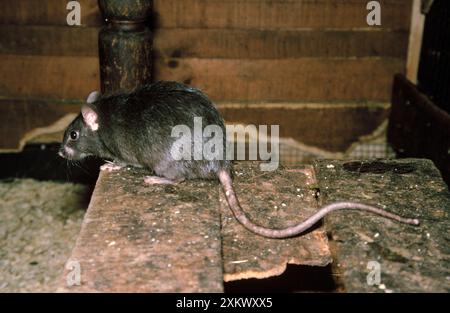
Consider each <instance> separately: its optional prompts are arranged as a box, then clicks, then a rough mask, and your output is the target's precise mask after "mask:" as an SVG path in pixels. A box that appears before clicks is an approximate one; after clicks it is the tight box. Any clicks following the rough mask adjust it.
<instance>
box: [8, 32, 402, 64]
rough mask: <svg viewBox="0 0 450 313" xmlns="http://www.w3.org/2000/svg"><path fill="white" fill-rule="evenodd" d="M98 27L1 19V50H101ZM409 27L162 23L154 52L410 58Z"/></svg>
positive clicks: (90, 52) (47, 52)
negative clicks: (3, 21) (300, 27)
mask: <svg viewBox="0 0 450 313" xmlns="http://www.w3.org/2000/svg"><path fill="white" fill-rule="evenodd" d="M98 32H99V28H98V27H61V26H34V25H0V38H2V40H1V41H0V53H3V54H30V55H35V54H40V55H67V56H72V55H73V56H74V55H79V56H97V55H98V44H97V41H98V39H97V37H98ZM407 45H408V34H407V32H404V31H377V32H374V31H367V30H361V31H347V30H325V31H323V30H285V29H280V30H257V29H249V30H246V29H167V28H162V29H157V30H156V32H155V33H154V50H155V57H180V58H183V57H195V58H231V59H233V58H234V59H276V58H298V57H365V56H387V57H398V58H403V59H404V58H405V56H406V49H407Z"/></svg>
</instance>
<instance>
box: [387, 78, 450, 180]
mask: <svg viewBox="0 0 450 313" xmlns="http://www.w3.org/2000/svg"><path fill="white" fill-rule="evenodd" d="M388 140H389V142H390V143H391V144H392V145H393V147H394V149H395V150H396V151H397V153H398V154H399V155H400V156H402V157H405V156H410V157H423V158H428V159H431V160H433V162H434V164H436V166H437V168H439V170H441V172H442V176H443V177H444V180H445V181H447V182H450V158H449V153H450V151H449V147H450V114H448V113H447V112H445V111H444V110H442V109H440V108H439V107H438V106H437V105H436V104H434V103H433V102H432V101H431V100H430V99H429V98H428V97H427V96H426V95H425V94H423V93H421V92H420V91H419V89H418V88H417V86H416V85H414V84H412V83H411V82H410V81H408V79H406V77H405V76H403V75H397V76H396V77H395V81H394V88H393V92H392V112H391V115H390V122H389V128H388Z"/></svg>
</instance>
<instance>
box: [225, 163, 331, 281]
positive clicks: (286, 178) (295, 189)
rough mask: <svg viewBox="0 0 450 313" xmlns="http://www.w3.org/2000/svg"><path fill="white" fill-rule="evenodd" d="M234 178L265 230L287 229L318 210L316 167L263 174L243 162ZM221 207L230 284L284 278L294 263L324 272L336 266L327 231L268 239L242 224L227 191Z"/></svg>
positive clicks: (247, 208) (242, 200)
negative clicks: (332, 261)
mask: <svg viewBox="0 0 450 313" xmlns="http://www.w3.org/2000/svg"><path fill="white" fill-rule="evenodd" d="M234 173H235V175H234V179H233V182H234V186H235V188H236V193H237V195H238V198H239V201H240V203H241V204H242V206H243V207H244V208H245V209H244V210H245V211H246V213H247V214H248V216H249V217H250V218H251V219H252V220H253V221H254V222H255V223H257V224H259V225H264V226H266V227H271V228H284V227H287V226H291V225H293V224H296V223H298V222H300V221H302V220H304V219H306V218H307V217H309V216H310V215H312V214H314V213H315V212H316V210H317V201H316V198H315V191H314V190H313V189H312V186H315V185H316V181H315V177H314V171H313V169H312V166H304V167H303V166H302V167H298V168H288V169H286V168H279V169H277V170H275V171H270V172H261V170H260V168H259V163H257V162H245V163H244V162H239V163H237V164H235V166H234ZM220 203H221V217H222V257H223V265H224V280H225V282H229V281H234V280H240V279H249V278H260V279H261V278H268V277H271V276H277V275H281V274H282V273H283V272H284V271H285V269H286V266H287V265H288V264H297V265H309V266H321V267H322V266H326V265H327V264H329V263H330V262H331V255H330V251H329V249H328V241H327V237H326V233H325V232H324V230H323V228H316V229H314V230H312V231H310V232H306V233H305V234H303V235H301V236H297V237H294V238H288V239H283V240H279V239H267V238H263V237H260V236H256V235H255V234H253V233H251V232H249V231H248V230H246V229H245V228H243V227H242V225H241V224H239V223H238V222H237V221H236V219H235V218H234V216H233V215H232V213H231V211H230V209H229V207H228V204H227V202H226V199H225V195H224V193H223V192H220ZM299 279H301V278H299Z"/></svg>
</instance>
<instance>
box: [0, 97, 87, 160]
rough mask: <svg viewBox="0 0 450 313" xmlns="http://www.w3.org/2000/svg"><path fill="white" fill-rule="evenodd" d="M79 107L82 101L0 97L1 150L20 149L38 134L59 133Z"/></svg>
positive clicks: (60, 138)
mask: <svg viewBox="0 0 450 313" xmlns="http://www.w3.org/2000/svg"><path fill="white" fill-rule="evenodd" d="M80 107H81V102H73V103H65V102H62V101H51V100H18V99H16V100H12V99H0V151H2V152H4V151H18V150H21V149H22V148H23V146H24V145H25V144H26V142H27V141H28V140H31V139H32V138H34V137H36V136H39V135H44V134H48V133H60V134H62V132H63V131H64V129H65V128H66V127H67V125H68V124H69V123H70V122H71V120H72V119H73V118H74V113H77V112H79V111H80ZM60 140H62V136H59V138H58V141H60Z"/></svg>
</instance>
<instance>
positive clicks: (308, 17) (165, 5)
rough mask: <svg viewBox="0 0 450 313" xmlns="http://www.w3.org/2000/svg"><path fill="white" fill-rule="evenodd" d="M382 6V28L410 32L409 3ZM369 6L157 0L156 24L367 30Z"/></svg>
mask: <svg viewBox="0 0 450 313" xmlns="http://www.w3.org/2000/svg"><path fill="white" fill-rule="evenodd" d="M380 4H381V7H382V14H383V19H382V25H381V27H382V28H394V29H405V30H406V29H409V22H410V15H411V1H410V0H382V1H380ZM366 5H367V2H366V1H361V0H345V1H342V0H333V1H330V0H302V1H297V0H288V1H286V0H262V1H261V0H244V1H242V0H226V1H223V0H208V1H204V0H183V1H178V0H156V1H154V9H155V12H156V13H157V25H160V26H161V27H167V28H169V27H181V28H192V27H204V28H258V29H261V28H315V27H317V28H357V27H364V28H365V27H368V26H367V21H366V16H367V14H368V11H367V10H366ZM381 27H380V28H381Z"/></svg>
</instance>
